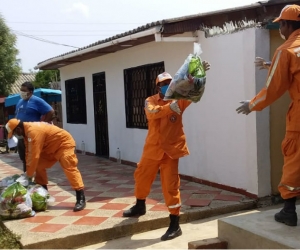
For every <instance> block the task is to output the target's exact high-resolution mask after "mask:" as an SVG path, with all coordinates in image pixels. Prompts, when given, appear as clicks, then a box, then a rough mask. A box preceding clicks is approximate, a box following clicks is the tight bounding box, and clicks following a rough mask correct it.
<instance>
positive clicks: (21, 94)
mask: <svg viewBox="0 0 300 250" xmlns="http://www.w3.org/2000/svg"><path fill="white" fill-rule="evenodd" d="M20 96H21V98H22V99H23V100H27V99H28V92H25V91H20Z"/></svg>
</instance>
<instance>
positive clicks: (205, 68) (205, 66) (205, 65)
mask: <svg viewBox="0 0 300 250" xmlns="http://www.w3.org/2000/svg"><path fill="white" fill-rule="evenodd" d="M202 65H203V67H204V70H205V71H207V70H209V69H210V64H209V62H207V61H202Z"/></svg>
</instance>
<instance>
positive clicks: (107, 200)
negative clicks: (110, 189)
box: [88, 197, 114, 203]
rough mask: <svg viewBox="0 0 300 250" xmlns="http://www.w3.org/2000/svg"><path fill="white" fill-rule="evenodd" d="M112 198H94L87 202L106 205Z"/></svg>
mask: <svg viewBox="0 0 300 250" xmlns="http://www.w3.org/2000/svg"><path fill="white" fill-rule="evenodd" d="M112 199H114V197H94V198H92V199H89V200H88V202H101V203H107V202H110V201H111V200H112Z"/></svg>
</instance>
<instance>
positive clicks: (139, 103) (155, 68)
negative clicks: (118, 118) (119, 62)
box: [124, 62, 165, 129]
mask: <svg viewBox="0 0 300 250" xmlns="http://www.w3.org/2000/svg"><path fill="white" fill-rule="evenodd" d="M164 71H165V65H164V62H159V63H154V64H147V65H143V66H138V67H135V68H129V69H124V87H125V110H126V127H127V128H141V129H147V128H148V123H147V119H146V116H145V111H144V106H145V99H146V98H147V97H149V96H151V95H154V94H155V93H156V90H155V88H156V85H155V79H156V77H157V75H159V74H160V73H162V72H164Z"/></svg>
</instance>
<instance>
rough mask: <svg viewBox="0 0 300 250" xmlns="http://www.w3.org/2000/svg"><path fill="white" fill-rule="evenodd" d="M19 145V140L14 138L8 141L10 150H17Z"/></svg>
mask: <svg viewBox="0 0 300 250" xmlns="http://www.w3.org/2000/svg"><path fill="white" fill-rule="evenodd" d="M17 145H18V138H17V137H15V136H13V137H12V138H10V139H7V146H8V147H9V148H15V147H16V146H17Z"/></svg>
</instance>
